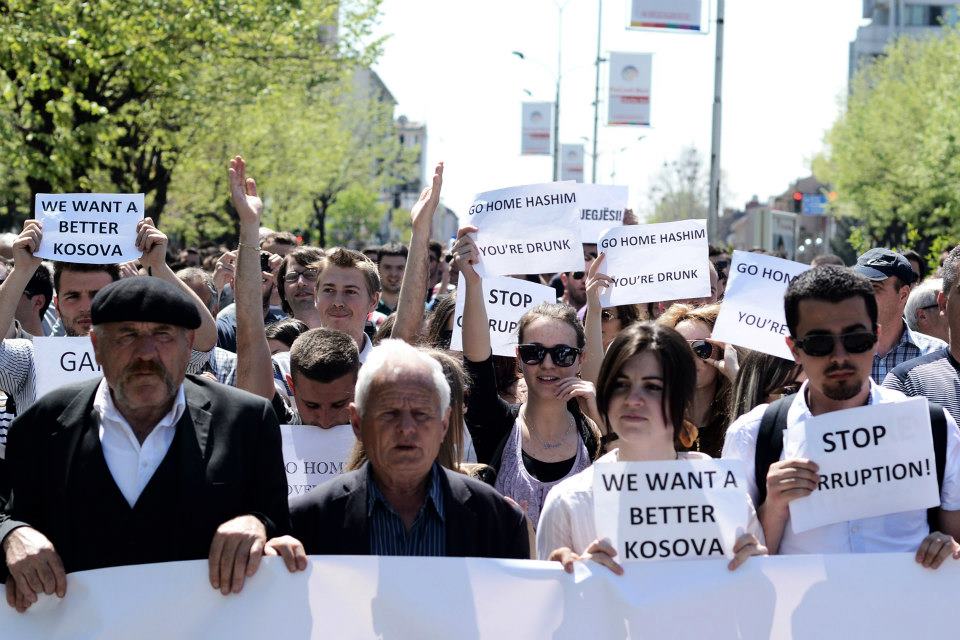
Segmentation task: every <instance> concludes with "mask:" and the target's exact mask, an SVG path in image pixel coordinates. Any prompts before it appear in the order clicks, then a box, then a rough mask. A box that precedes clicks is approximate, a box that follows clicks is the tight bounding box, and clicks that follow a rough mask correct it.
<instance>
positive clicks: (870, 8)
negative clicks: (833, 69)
mask: <svg viewBox="0 0 960 640" xmlns="http://www.w3.org/2000/svg"><path fill="white" fill-rule="evenodd" d="M956 4H957V0H922V1H920V2H913V1H908V0H863V17H864V18H865V19H867V20H869V21H870V22H868V23H867V24H865V25H864V26H862V27H860V28H858V29H857V37H856V39H855V40H854V41H853V42H851V43H850V58H849V61H850V62H849V64H850V68H849V76H850V77H851V78H852V77H853V74H854V73H856V71H857V69H859V68H860V67H861V66H863V65H864V64H865V63H869V62H870V61H872V60H873V59H874V58H876V57H877V56H880V55H883V52H884V49H886V47H887V45H888V44H889V43H891V42H893V41H894V40H896V39H897V38H899V37H900V36H909V37H927V36H935V35H938V34H939V33H940V31H941V29H942V28H943V25H954V24H956V23H957V20H958V12H957V9H956V7H955V5H956Z"/></svg>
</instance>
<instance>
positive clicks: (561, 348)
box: [517, 343, 581, 367]
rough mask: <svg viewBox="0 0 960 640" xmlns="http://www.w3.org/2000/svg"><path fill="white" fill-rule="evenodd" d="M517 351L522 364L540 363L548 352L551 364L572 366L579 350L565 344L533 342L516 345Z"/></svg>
mask: <svg viewBox="0 0 960 640" xmlns="http://www.w3.org/2000/svg"><path fill="white" fill-rule="evenodd" d="M517 351H518V352H519V353H520V360H522V361H523V363H524V364H541V363H542V362H543V359H544V358H546V357H547V354H548V353H549V354H550V359H551V360H553V364H555V365H557V366H558V367H572V366H573V363H574V362H576V361H577V356H578V355H580V351H581V350H580V349H578V348H576V347H571V346H570V345H566V344H558V345H554V346H552V347H545V346H543V345H542V344H536V343H534V344H521V345H518V346H517Z"/></svg>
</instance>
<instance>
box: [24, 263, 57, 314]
mask: <svg viewBox="0 0 960 640" xmlns="http://www.w3.org/2000/svg"><path fill="white" fill-rule="evenodd" d="M23 292H24V293H25V294H26V296H27V297H28V298H32V297H33V296H43V298H44V303H43V306H42V307H41V308H40V318H41V319H42V318H43V316H44V314H46V313H47V308H48V307H49V306H50V303H51V302H52V301H53V279H52V276H51V275H50V269H49V268H48V267H47V265H46V263H43V262H41V263H40V264H39V265H37V268H36V270H34V272H33V275H32V276H30V280H29V282H27V286H25V287H24V288H23Z"/></svg>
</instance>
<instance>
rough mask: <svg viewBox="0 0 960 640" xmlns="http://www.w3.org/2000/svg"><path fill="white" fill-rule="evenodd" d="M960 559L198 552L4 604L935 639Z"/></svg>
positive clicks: (102, 617)
mask: <svg viewBox="0 0 960 640" xmlns="http://www.w3.org/2000/svg"><path fill="white" fill-rule="evenodd" d="M957 584H960V562H957V561H951V560H948V561H947V563H946V565H945V566H943V567H941V568H940V569H939V570H936V571H931V570H929V569H924V568H923V567H921V566H920V565H918V564H917V563H916V562H915V561H914V559H913V555H912V554H907V553H899V554H861V555H822V556H821V555H814V556H799V555H797V556H775V557H770V558H751V559H750V560H749V561H748V562H747V563H746V565H744V566H743V567H741V568H740V569H738V570H736V571H732V572H731V571H728V570H727V569H726V561H724V560H698V561H681V562H654V563H642V564H631V565H629V566H628V567H626V575H624V576H623V577H618V576H615V575H613V574H612V573H610V572H609V571H608V570H607V569H605V568H603V567H600V566H598V565H594V564H579V563H578V565H577V569H576V573H575V574H574V575H573V576H570V575H567V574H565V573H563V571H562V570H561V569H560V566H559V564H556V563H548V562H534V561H517V560H482V559H476V558H398V557H374V556H370V557H356V556H339V557H334V556H313V557H311V558H310V564H309V566H308V568H307V570H306V571H305V572H302V573H297V574H293V575H291V574H289V573H288V572H287V570H286V568H285V567H284V566H283V563H282V562H281V561H280V560H278V559H276V558H267V559H265V560H264V562H263V563H262V564H261V566H260V570H259V571H258V573H257V574H256V575H255V576H253V578H250V579H248V581H247V584H246V585H245V586H244V588H243V591H242V592H241V593H240V594H237V595H230V596H221V595H220V593H219V592H218V591H214V590H213V589H212V588H211V587H210V584H209V583H208V582H207V564H206V562H205V561H192V562H171V563H164V564H153V565H139V566H130V567H117V568H114V569H99V570H96V571H85V572H78V573H74V574H70V575H69V576H68V578H67V585H68V586H67V595H66V597H65V598H64V599H63V600H58V599H57V598H55V597H53V596H41V600H40V602H38V603H37V604H35V605H33V607H31V609H30V610H28V611H27V613H25V614H18V613H17V612H16V611H15V610H13V609H11V608H9V607H8V606H7V605H6V603H5V602H3V603H0V636H2V637H3V638H4V639H5V640H8V639H12V638H18V639H19V638H30V639H35V638H44V639H45V640H56V639H60V638H71V639H72V638H118V639H119V638H137V639H138V640H150V639H153V638H157V639H160V638H164V639H165V638H178V639H179V638H231V640H235V639H240V638H284V639H287V640H296V639H300V638H373V637H382V638H418V639H422V638H497V639H504V638H524V639H528V638H554V639H556V638H571V639H575V640H583V638H624V637H634V638H638V637H643V638H818V639H824V638H826V639H829V638H838V639H839V638H854V637H856V638H871V639H876V638H934V637H937V638H946V637H953V636H954V635H955V633H956V620H955V619H953V617H952V616H951V615H950V611H949V609H944V608H943V607H939V606H937V604H938V603H946V602H948V601H949V598H951V597H952V594H954V593H955V592H956V586H957Z"/></svg>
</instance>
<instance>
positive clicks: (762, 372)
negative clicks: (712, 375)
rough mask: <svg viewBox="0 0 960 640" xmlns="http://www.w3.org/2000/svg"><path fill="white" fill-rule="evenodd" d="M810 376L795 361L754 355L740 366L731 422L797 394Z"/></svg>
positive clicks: (752, 352) (763, 354)
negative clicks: (784, 397) (752, 410)
mask: <svg viewBox="0 0 960 640" xmlns="http://www.w3.org/2000/svg"><path fill="white" fill-rule="evenodd" d="M806 379H807V376H806V375H805V374H804V373H803V367H802V366H800V365H799V364H797V363H796V362H794V361H793V360H786V359H784V358H778V357H777V356H772V355H770V354H767V353H761V352H760V351H750V352H748V353H747V355H746V356H744V358H743V360H742V361H741V362H740V370H739V371H738V372H737V379H736V381H735V382H734V383H733V399H732V401H731V403H730V422H733V421H734V420H736V419H737V418H739V417H740V416H742V415H743V414H745V413H747V412H748V411H750V410H751V409H753V408H754V407H756V406H758V405H761V404H769V403H771V402H773V401H774V400H778V399H780V398H781V397H783V396H788V395H790V394H793V393H796V392H797V391H798V390H799V389H800V385H801V384H802V383H803V381H804V380H806Z"/></svg>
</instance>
